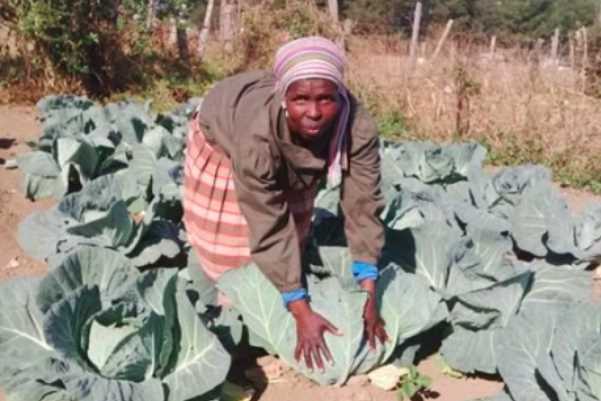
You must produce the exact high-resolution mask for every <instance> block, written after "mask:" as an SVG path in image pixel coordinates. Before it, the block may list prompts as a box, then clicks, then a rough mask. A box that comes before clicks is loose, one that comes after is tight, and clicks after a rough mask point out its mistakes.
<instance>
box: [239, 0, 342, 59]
mask: <svg viewBox="0 0 601 401" xmlns="http://www.w3.org/2000/svg"><path fill="white" fill-rule="evenodd" d="M241 22H242V26H241V28H242V29H241V35H240V37H239V39H238V43H237V46H238V48H239V49H240V52H239V53H240V54H241V60H239V62H240V64H239V65H240V69H244V70H247V69H250V68H269V67H271V63H272V61H273V56H274V54H275V51H276V50H277V48H278V47H279V46H281V45H282V44H284V43H285V42H287V41H289V40H293V39H297V38H300V37H302V36H308V35H320V36H324V37H326V38H329V39H331V40H336V39H337V38H338V37H339V36H340V33H341V32H340V29H339V27H337V26H335V25H334V24H332V20H331V18H330V16H329V15H327V14H326V13H324V12H322V11H320V10H319V9H317V7H316V6H314V5H313V4H312V3H308V2H304V1H300V0H292V1H289V2H287V4H286V5H280V6H278V5H277V4H274V7H273V9H272V10H270V12H265V7H264V6H261V5H258V6H249V7H246V8H245V9H244V10H243V13H242V21H241Z"/></svg>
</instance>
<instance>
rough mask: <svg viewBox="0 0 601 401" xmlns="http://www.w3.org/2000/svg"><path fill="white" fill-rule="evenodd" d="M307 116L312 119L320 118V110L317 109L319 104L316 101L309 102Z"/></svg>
mask: <svg viewBox="0 0 601 401" xmlns="http://www.w3.org/2000/svg"><path fill="white" fill-rule="evenodd" d="M307 116H309V117H310V118H312V119H319V118H321V110H320V109H319V105H318V104H317V102H311V103H310V104H309V107H308V110H307Z"/></svg>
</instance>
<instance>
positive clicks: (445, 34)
mask: <svg viewBox="0 0 601 401" xmlns="http://www.w3.org/2000/svg"><path fill="white" fill-rule="evenodd" d="M452 27H453V20H452V19H450V20H449V21H448V22H447V26H446V27H445V29H444V32H443V33H442V36H441V37H440V40H439V41H438V44H437V45H436V50H434V54H433V55H432V59H431V61H435V60H436V58H437V57H438V54H439V53H440V51H441V50H442V46H444V43H445V41H446V40H447V37H448V36H449V32H451V28H452Z"/></svg>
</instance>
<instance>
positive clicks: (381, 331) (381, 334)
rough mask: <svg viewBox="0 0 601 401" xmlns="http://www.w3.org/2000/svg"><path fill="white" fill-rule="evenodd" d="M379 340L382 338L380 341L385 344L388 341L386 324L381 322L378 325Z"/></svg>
mask: <svg viewBox="0 0 601 401" xmlns="http://www.w3.org/2000/svg"><path fill="white" fill-rule="evenodd" d="M377 335H378V340H380V342H381V343H382V344H384V343H385V342H387V341H388V333H386V329H385V328H384V325H382V324H380V325H378V332H377Z"/></svg>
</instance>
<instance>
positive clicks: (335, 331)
mask: <svg viewBox="0 0 601 401" xmlns="http://www.w3.org/2000/svg"><path fill="white" fill-rule="evenodd" d="M324 323H325V331H328V332H330V333H331V334H333V335H335V336H339V337H340V336H342V332H341V331H340V330H338V328H337V327H336V326H334V325H333V324H332V323H330V322H328V321H327V320H325V319H324Z"/></svg>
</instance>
